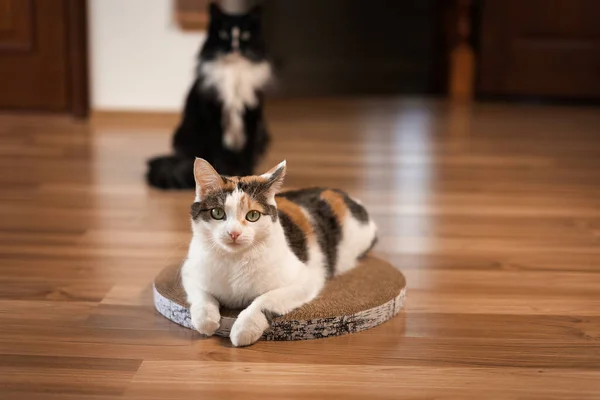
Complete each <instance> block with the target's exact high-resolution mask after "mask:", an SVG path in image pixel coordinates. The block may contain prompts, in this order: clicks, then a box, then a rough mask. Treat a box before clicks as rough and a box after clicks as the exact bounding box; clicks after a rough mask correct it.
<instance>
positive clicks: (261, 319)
mask: <svg viewBox="0 0 600 400" xmlns="http://www.w3.org/2000/svg"><path fill="white" fill-rule="evenodd" d="M268 327H269V321H267V318H266V317H265V314H263V312H262V311H260V310H258V311H255V310H249V309H245V310H244V311H242V312H241V313H240V315H239V316H238V318H237V320H236V321H235V322H234V324H233V327H232V328H231V333H230V334H229V338H230V339H231V343H232V344H233V345H234V346H235V347H240V346H248V345H251V344H252V343H255V342H257V341H258V339H260V337H261V336H262V334H263V333H264V331H265V330H267V328H268Z"/></svg>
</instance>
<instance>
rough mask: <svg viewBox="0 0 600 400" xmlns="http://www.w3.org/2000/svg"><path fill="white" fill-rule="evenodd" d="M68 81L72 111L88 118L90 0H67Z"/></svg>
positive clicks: (78, 115)
mask: <svg viewBox="0 0 600 400" xmlns="http://www.w3.org/2000/svg"><path fill="white" fill-rule="evenodd" d="M66 12H67V15H66V21H67V27H66V28H67V29H66V31H67V37H66V42H67V64H68V68H67V82H68V86H69V87H68V93H69V109H68V110H67V112H69V113H70V114H71V115H72V116H73V117H75V118H80V119H86V118H87V117H88V116H89V113H90V98H89V93H90V90H89V61H88V0H66Z"/></svg>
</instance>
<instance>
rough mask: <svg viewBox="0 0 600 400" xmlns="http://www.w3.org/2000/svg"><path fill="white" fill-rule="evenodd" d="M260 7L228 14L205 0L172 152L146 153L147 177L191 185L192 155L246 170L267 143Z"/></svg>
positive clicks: (167, 184)
mask: <svg viewBox="0 0 600 400" xmlns="http://www.w3.org/2000/svg"><path fill="white" fill-rule="evenodd" d="M260 14H261V9H260V7H256V8H254V9H253V10H252V11H250V12H249V13H247V14H243V15H232V14H227V13H225V12H223V11H222V10H221V9H220V8H219V7H218V6H217V5H216V4H214V3H213V4H211V5H210V24H209V28H208V32H207V38H206V41H205V43H204V45H203V46H202V49H201V51H200V55H199V62H198V69H197V76H196V80H195V81H194V83H193V85H192V87H191V89H190V90H189V93H188V95H187V99H186V103H185V109H184V112H183V118H182V121H181V123H180V125H179V127H178V128H177V130H176V132H175V135H174V138H173V149H174V150H175V154H174V155H169V156H161V157H156V158H153V159H151V160H150V161H149V162H148V164H149V171H148V174H147V179H148V183H149V184H150V185H152V186H155V187H158V188H162V189H192V188H194V186H195V182H194V175H193V165H194V160H195V157H202V158H203V159H205V160H207V161H209V162H210V163H211V164H212V165H214V166H215V168H216V169H217V170H218V171H219V173H221V174H223V175H251V174H252V172H253V170H254V167H255V166H256V164H257V163H258V161H259V159H260V157H261V156H262V155H263V154H264V153H265V151H266V149H267V145H268V143H269V134H268V132H267V130H266V126H265V122H264V117H263V110H262V94H263V91H264V89H265V88H266V86H267V85H268V84H269V82H270V81H271V77H272V67H271V64H270V62H269V61H268V60H267V55H266V51H265V45H264V41H263V39H262V34H261V21H260V19H261V15H260Z"/></svg>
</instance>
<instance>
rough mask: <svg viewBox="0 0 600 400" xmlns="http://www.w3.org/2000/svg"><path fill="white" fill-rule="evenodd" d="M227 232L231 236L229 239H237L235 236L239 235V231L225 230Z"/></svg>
mask: <svg viewBox="0 0 600 400" xmlns="http://www.w3.org/2000/svg"><path fill="white" fill-rule="evenodd" d="M227 233H229V236H230V237H231V240H233V241H234V242H235V241H236V240H237V238H239V237H240V235H241V233H240V232H235V231H233V232H227Z"/></svg>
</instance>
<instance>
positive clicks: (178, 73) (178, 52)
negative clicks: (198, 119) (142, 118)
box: [88, 0, 204, 111]
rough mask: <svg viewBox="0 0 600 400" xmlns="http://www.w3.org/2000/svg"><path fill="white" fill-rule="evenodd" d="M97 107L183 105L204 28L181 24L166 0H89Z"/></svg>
mask: <svg viewBox="0 0 600 400" xmlns="http://www.w3.org/2000/svg"><path fill="white" fill-rule="evenodd" d="M88 10H89V13H88V18H89V43H90V49H89V52H90V65H91V74H90V84H91V104H92V108H93V109H104V110H144V111H179V110H180V109H181V107H182V104H183V97H184V95H185V92H186V91H187V90H188V89H189V85H190V82H191V81H192V79H193V75H194V67H195V57H196V53H197V51H198V49H199V47H200V44H201V43H202V41H203V40H204V33H203V32H200V31H186V30H182V29H180V28H179V26H178V25H177V23H176V21H175V18H174V12H173V4H172V2H171V1H167V0H125V1H123V0H89V9H88Z"/></svg>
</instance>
